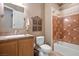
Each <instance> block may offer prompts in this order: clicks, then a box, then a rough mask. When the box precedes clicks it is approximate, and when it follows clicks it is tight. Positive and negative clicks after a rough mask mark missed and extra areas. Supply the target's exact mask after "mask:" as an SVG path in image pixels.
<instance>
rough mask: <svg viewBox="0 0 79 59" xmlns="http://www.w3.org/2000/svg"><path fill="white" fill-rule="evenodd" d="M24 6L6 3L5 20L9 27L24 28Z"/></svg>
mask: <svg viewBox="0 0 79 59" xmlns="http://www.w3.org/2000/svg"><path fill="white" fill-rule="evenodd" d="M24 21H25V20H24V8H23V7H20V6H17V5H14V4H11V3H4V22H5V24H6V23H7V24H6V27H7V28H13V29H23V28H24Z"/></svg>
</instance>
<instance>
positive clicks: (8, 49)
mask: <svg viewBox="0 0 79 59" xmlns="http://www.w3.org/2000/svg"><path fill="white" fill-rule="evenodd" d="M0 55H2V56H16V55H17V41H6V42H0Z"/></svg>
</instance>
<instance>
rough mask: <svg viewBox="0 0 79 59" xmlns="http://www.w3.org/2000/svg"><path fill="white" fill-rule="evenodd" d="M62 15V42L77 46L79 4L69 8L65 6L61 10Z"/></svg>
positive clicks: (78, 41)
mask: <svg viewBox="0 0 79 59" xmlns="http://www.w3.org/2000/svg"><path fill="white" fill-rule="evenodd" d="M70 5H72V4H70ZM62 13H63V14H62V17H63V35H64V36H63V41H65V42H68V43H73V44H79V40H78V39H79V36H78V35H79V32H78V30H79V26H78V25H79V4H73V6H71V7H70V8H69V7H67V6H66V8H64V9H63V10H62Z"/></svg>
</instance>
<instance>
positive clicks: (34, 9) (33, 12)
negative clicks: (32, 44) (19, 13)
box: [24, 3, 44, 36]
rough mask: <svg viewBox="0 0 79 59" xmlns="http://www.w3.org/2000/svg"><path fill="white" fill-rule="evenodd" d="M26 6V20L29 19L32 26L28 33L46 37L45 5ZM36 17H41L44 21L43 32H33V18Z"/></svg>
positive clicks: (31, 4) (32, 4) (33, 4)
mask: <svg viewBox="0 0 79 59" xmlns="http://www.w3.org/2000/svg"><path fill="white" fill-rule="evenodd" d="M24 5H25V6H26V7H25V15H26V16H25V17H26V20H27V18H29V20H30V26H29V30H28V31H27V33H29V34H33V35H35V36H40V35H44V4H41V3H29V4H24ZM34 16H39V17H40V18H41V19H42V31H36V32H33V31H32V19H31V17H34Z"/></svg>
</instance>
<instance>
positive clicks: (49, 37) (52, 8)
mask: <svg viewBox="0 0 79 59" xmlns="http://www.w3.org/2000/svg"><path fill="white" fill-rule="evenodd" d="M56 9H57V10H56ZM53 12H55V13H53ZM58 13H59V12H58V5H56V4H51V3H50V4H49V3H46V4H45V40H46V43H48V44H50V45H51V46H53V28H52V27H53V25H52V23H53V18H52V16H53V15H56V14H58Z"/></svg>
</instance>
